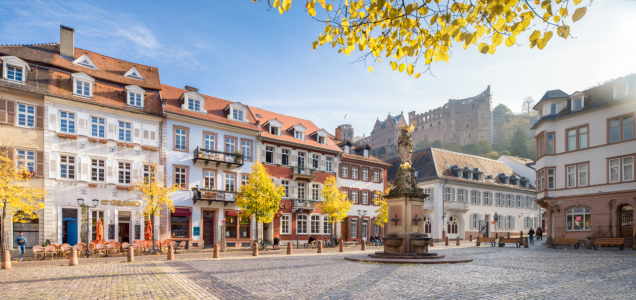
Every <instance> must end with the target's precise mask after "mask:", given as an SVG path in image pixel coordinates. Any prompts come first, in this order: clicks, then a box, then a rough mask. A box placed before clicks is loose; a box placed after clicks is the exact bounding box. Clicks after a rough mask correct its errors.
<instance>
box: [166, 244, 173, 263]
mask: <svg viewBox="0 0 636 300" xmlns="http://www.w3.org/2000/svg"><path fill="white" fill-rule="evenodd" d="M167 260H174V248H172V245H168V258H167Z"/></svg>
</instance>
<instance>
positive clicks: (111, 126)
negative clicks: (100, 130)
mask: <svg viewBox="0 0 636 300" xmlns="http://www.w3.org/2000/svg"><path fill="white" fill-rule="evenodd" d="M106 123H108V124H107V125H108V133H107V135H106V137H107V138H108V139H109V140H116V139H117V119H115V118H108V119H107V120H106Z"/></svg>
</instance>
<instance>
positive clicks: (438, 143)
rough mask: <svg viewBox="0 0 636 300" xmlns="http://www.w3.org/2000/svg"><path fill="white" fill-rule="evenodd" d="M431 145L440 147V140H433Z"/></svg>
mask: <svg viewBox="0 0 636 300" xmlns="http://www.w3.org/2000/svg"><path fill="white" fill-rule="evenodd" d="M431 147H432V148H442V142H440V141H433V142H432V143H431Z"/></svg>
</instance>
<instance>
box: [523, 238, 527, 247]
mask: <svg viewBox="0 0 636 300" xmlns="http://www.w3.org/2000/svg"><path fill="white" fill-rule="evenodd" d="M523 248H528V237H524V238H523Z"/></svg>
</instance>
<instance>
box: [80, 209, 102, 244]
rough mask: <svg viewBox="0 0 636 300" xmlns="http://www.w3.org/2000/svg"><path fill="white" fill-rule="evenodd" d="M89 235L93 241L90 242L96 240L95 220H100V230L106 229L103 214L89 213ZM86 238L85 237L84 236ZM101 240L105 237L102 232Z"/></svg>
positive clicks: (99, 212) (100, 212)
mask: <svg viewBox="0 0 636 300" xmlns="http://www.w3.org/2000/svg"><path fill="white" fill-rule="evenodd" d="M91 217H92V218H91V234H92V237H93V239H92V240H91V241H95V240H96V239H97V230H96V229H97V220H102V228H106V224H105V223H104V212H103V211H98V210H94V211H91ZM84 237H86V235H84ZM102 239H105V236H104V235H103V232H102Z"/></svg>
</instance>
